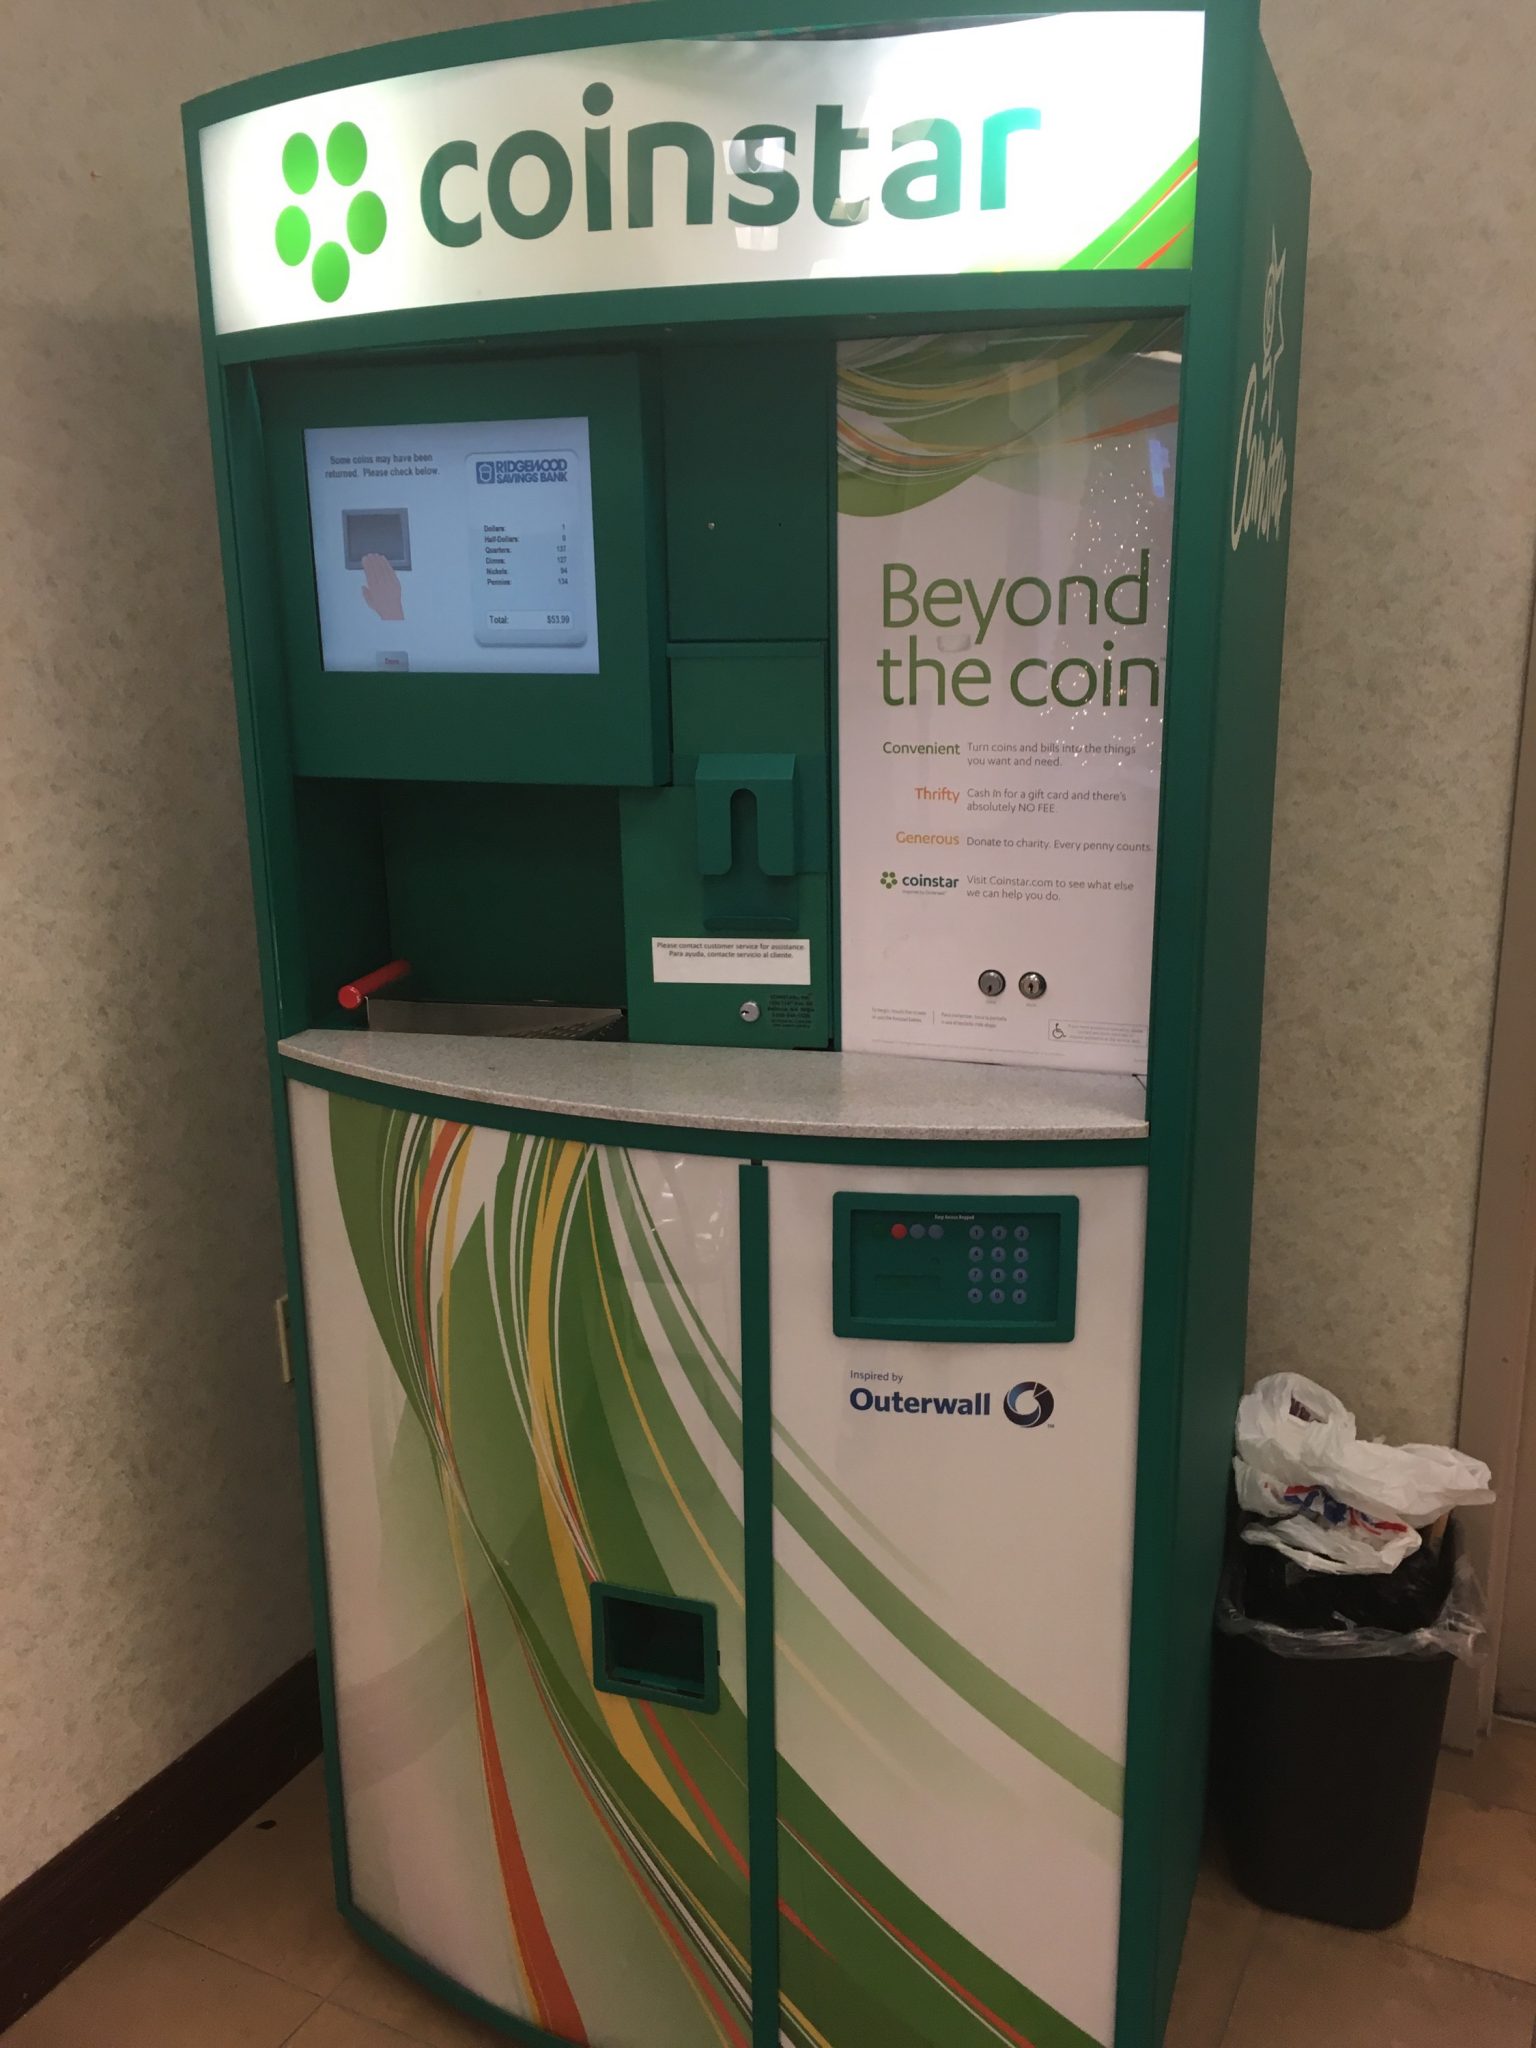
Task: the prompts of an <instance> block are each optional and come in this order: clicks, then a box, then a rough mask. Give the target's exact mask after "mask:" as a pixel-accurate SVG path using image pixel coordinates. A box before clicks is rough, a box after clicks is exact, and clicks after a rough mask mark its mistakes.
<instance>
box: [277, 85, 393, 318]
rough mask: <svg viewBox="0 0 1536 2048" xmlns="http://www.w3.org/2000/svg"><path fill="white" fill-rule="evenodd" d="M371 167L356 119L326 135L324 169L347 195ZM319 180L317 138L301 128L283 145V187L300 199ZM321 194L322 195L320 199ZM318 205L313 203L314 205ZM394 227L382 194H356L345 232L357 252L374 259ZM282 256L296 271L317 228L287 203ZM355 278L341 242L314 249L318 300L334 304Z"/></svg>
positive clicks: (280, 227)
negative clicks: (352, 278) (385, 208)
mask: <svg viewBox="0 0 1536 2048" xmlns="http://www.w3.org/2000/svg"><path fill="white" fill-rule="evenodd" d="M367 165H368V141H367V138H366V136H365V135H364V134H363V131H362V129H361V128H359V127H358V125H357V123H356V122H355V121H338V122H337V124H336V126H335V127H334V128H333V129H332V130H331V132H330V134H329V135H328V136H327V137H326V142H325V167H326V170H327V171H328V172H329V173H330V177H331V181H332V183H333V184H336V185H339V186H340V187H341V188H342V189H343V191H345V190H346V189H348V188H349V187H351V186H353V185H355V184H356V183H357V182H358V180H359V179H360V178H361V177H362V175H363V172H364V171H365V170H366V168H367ZM319 178H320V151H319V149H318V148H317V147H316V145H315V140H314V137H313V136H310V135H306V134H305V133H304V132H303V130H302V129H300V130H299V131H298V132H297V133H295V134H293V135H290V136H289V138H288V140H287V141H286V142H285V143H284V144H283V183H284V184H285V185H286V186H287V187H288V190H289V191H290V192H292V193H293V194H294V195H295V197H296V198H298V199H303V198H306V197H307V196H308V195H309V194H310V193H311V192H313V191H314V189H315V186H316V184H317V183H318V182H319ZM317 196H318V195H317ZM311 203H313V202H311ZM388 227H389V217H388V215H387V214H386V213H385V211H384V202H383V200H382V199H381V198H380V197H379V195H378V193H377V192H355V193H353V195H352V198H351V200H350V202H349V203H348V206H347V214H346V227H345V233H346V238H347V242H348V244H349V245H350V247H351V249H352V250H353V252H354V253H355V254H357V255H359V256H371V255H372V254H373V252H374V250H375V249H377V248H378V247H379V245H380V244H381V243H382V242H383V240H384V236H385V232H386V231H387V229H388ZM273 240H274V241H275V242H276V244H277V253H278V255H279V256H280V257H281V258H282V260H283V262H284V263H286V264H287V265H288V266H289V268H290V269H291V270H297V269H298V267H299V265H300V264H301V263H302V262H303V261H304V260H305V258H306V257H307V256H309V251H310V244H311V242H312V241H313V240H314V230H313V228H312V227H311V225H310V218H309V212H308V210H307V209H306V208H305V207H302V206H296V205H288V206H285V207H284V208H283V210H282V212H281V213H280V214H279V215H278V216H277V226H276V228H275V229H274V231H273ZM351 276H352V257H351V256H350V255H349V254H348V253H347V250H346V249H345V248H344V247H343V246H342V244H341V243H340V242H338V241H334V240H328V241H324V242H322V243H321V244H320V246H319V248H318V249H316V250H315V253H314V256H313V258H312V259H311V261H310V266H309V281H310V283H311V284H312V285H313V286H314V288H315V296H316V298H319V299H323V300H324V301H325V303H326V304H327V305H328V306H333V305H334V304H335V303H336V301H337V300H338V299H339V298H340V297H341V295H342V293H343V292H344V291H345V290H346V288H347V285H348V283H349V282H350V280H351Z"/></svg>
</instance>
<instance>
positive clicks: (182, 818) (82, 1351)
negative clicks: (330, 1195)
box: [0, 0, 515, 1893]
mask: <svg viewBox="0 0 1536 2048" xmlns="http://www.w3.org/2000/svg"><path fill="white" fill-rule="evenodd" d="M514 11H515V10H514ZM495 12H497V9H496V8H495V7H494V5H486V4H484V0H326V5H325V6H324V7H316V6H314V5H312V4H308V0H256V4H254V5H250V6H234V5H217V4H215V5H208V4H204V0H144V4H140V5H137V6H133V5H124V4H121V0H73V4H71V5H67V6H63V5H59V4H56V0H9V4H8V5H7V6H5V7H4V8H0V77H3V78H4V80H5V118H4V120H3V122H0V191H3V192H4V194H5V210H6V218H5V229H4V237H3V243H0V252H3V253H0V619H3V633H0V721H3V723H0V932H3V933H4V958H3V963H0V1046H3V1053H0V1133H3V1138H0V1162H3V1163H0V1190H3V1202H4V1210H3V1219H0V1246H3V1256H4V1260H5V1272H4V1293H3V1299H4V1313H3V1315H0V1372H3V1376H4V1382H5V1394H4V1427H3V1429H0V1815H3V1821H0V1893H4V1892H5V1891H6V1890H7V1889H8V1888H9V1887H10V1886H11V1885H13V1884H15V1883H16V1882H17V1881H18V1880H19V1879H21V1878H22V1877H24V1876H25V1875H26V1874H27V1873H28V1872H29V1871H30V1870H32V1869H34V1868H35V1867H36V1866H37V1865H38V1864H39V1863H41V1862H43V1861H44V1860H45V1859H46V1858H47V1857H48V1856H50V1855H51V1854H52V1853H53V1852H54V1851H55V1850H57V1849H59V1848H61V1847H62V1846H63V1845H64V1844H65V1843H67V1842H69V1841H70V1840H72V1839H73V1838H74V1837H75V1836H76V1835H77V1834H79V1833H80V1832H81V1830H82V1829H84V1828H85V1827H87V1826H89V1825H90V1823H91V1822H93V1821H95V1820H97V1819H98V1818H99V1817H100V1816H101V1815H102V1814H103V1813H105V1812H107V1811H108V1810H109V1809H110V1808H111V1807H113V1806H114V1805H116V1804H117V1802H118V1801H119V1800H121V1799H123V1798H124V1797H125V1796H126V1795H127V1794H128V1793H130V1792H131V1791H133V1790H134V1789H135V1788H136V1787H137V1786H138V1785H140V1784H141V1783H143V1782H144V1780H145V1779H147V1778H148V1777H150V1776H152V1775H153V1773H154V1772H156V1771H157V1770H159V1769H160V1768H161V1767H162V1766H163V1765H165V1764H166V1763H168V1762H169V1761H170V1760H171V1759H172V1758H173V1757H175V1756H176V1755H178V1754H179V1753H180V1752H181V1751H182V1750H183V1749H185V1748H186V1747H187V1745H188V1744H189V1743H191V1742H193V1741H195V1740H196V1739H197V1738H198V1737H199V1736H200V1735H202V1734H204V1733H205V1732H206V1731H207V1730H208V1729H209V1728H210V1727H212V1726H213V1725H214V1724H215V1723H217V1722H218V1721H220V1720H222V1719H223V1717H224V1716H225V1715H226V1714H228V1713H230V1712H232V1711H233V1709H234V1708H235V1707H237V1706H239V1705H240V1704H241V1702H242V1701H244V1700H245V1699H247V1698H249V1696H250V1695H251V1694H252V1693H253V1692H255V1691H256V1690H257V1689H258V1688H259V1687H261V1686H262V1685H264V1684H266V1683H267V1682H268V1681H269V1680H270V1679H272V1678H274V1677H276V1675H277V1674H278V1673H279V1672H280V1671H282V1670H283V1669H285V1668H286V1667H287V1666H288V1665H290V1664H291V1663H293V1662H294V1660H295V1659H296V1658H298V1657H300V1656H302V1655H303V1653H304V1651H305V1649H306V1647H307V1645H308V1642H309V1639H310V1631H309V1620H308V1613H307V1607H306V1597H305V1591H304V1581H303V1544H302V1532H301V1527H300V1513H299V1498H298V1486H297V1478H296V1466H295V1457H294V1447H293V1421H292V1396H291V1394H290V1393H289V1392H288V1390H286V1389H285V1388H283V1387H282V1386H281V1385H280V1384H279V1381H278V1375H277V1367H276V1362H275V1359H274V1355H273V1341H272V1298H273V1296H274V1295H275V1294H276V1293H277V1291H278V1289H279V1286H280V1284H281V1283H280V1279H279V1273H280V1264H279V1254H278V1239H277V1215H276V1204H275V1201H274V1196H273V1165H272V1148H271V1141H270V1137H269V1114H268V1103H267V1095H266V1079H265V1073H264V1067H263V1061H262V1053H261V1022H260V1014H259V1008H258V999H257V981H256V958H255V944H254V936H253V925H252V917H251V910H250V892H249V885H248V881H247V874H246V855H245V837H244V830H243V826H242V823H241V808H240V786H239V774H238V761H237V754H236V743H235V725H234V717H233V712H232V707H231V700H230V686H229V663H228V656H227V652H226V644H225V632H224V618H223V610H222V596H221V584H220V578H219V565H218V556H217V549H216V543H215V536H214V530H213V517H214V513H213V493H212V487H211V479H210V469H209V456H208V442H207V434H206V431H205V427H204V414H203V398H202V389H201V370H200V367H199V360H198V341H197V327H196V319H195V314H194V305H193V282H192V268H191V261H190V255H189V248H188V236H187V224H186V192H185V181H184V177H183V172H182V161H181V133H180V103H181V101H182V100H184V99H186V98H188V97H189V96H190V95H192V94H194V93H199V92H204V91H207V90H209V89H210V88H211V87H213V86H217V85H223V84H227V83H229V82H230V81H231V80H233V79H239V78H244V77H248V76H250V75H251V74H252V73H254V72H258V71H265V70H269V69H271V68H272V67H274V66H276V65H280V64H288V63H293V62H295V61H297V60H299V59H302V58H308V57H316V56H321V55H324V54H326V53H328V52H331V51H335V50H340V49H348V48H355V47H357V46H358V45H360V44H364V43H371V42H378V41H384V40H389V39H392V38H395V37H398V36H402V35H407V34H415V33H419V32H421V31H422V30H425V29H430V28H446V27H452V26H456V25H459V24H462V23H464V22H467V21H471V20H475V19H484V18H486V17H487V16H488V15H491V14H494V13H495Z"/></svg>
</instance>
